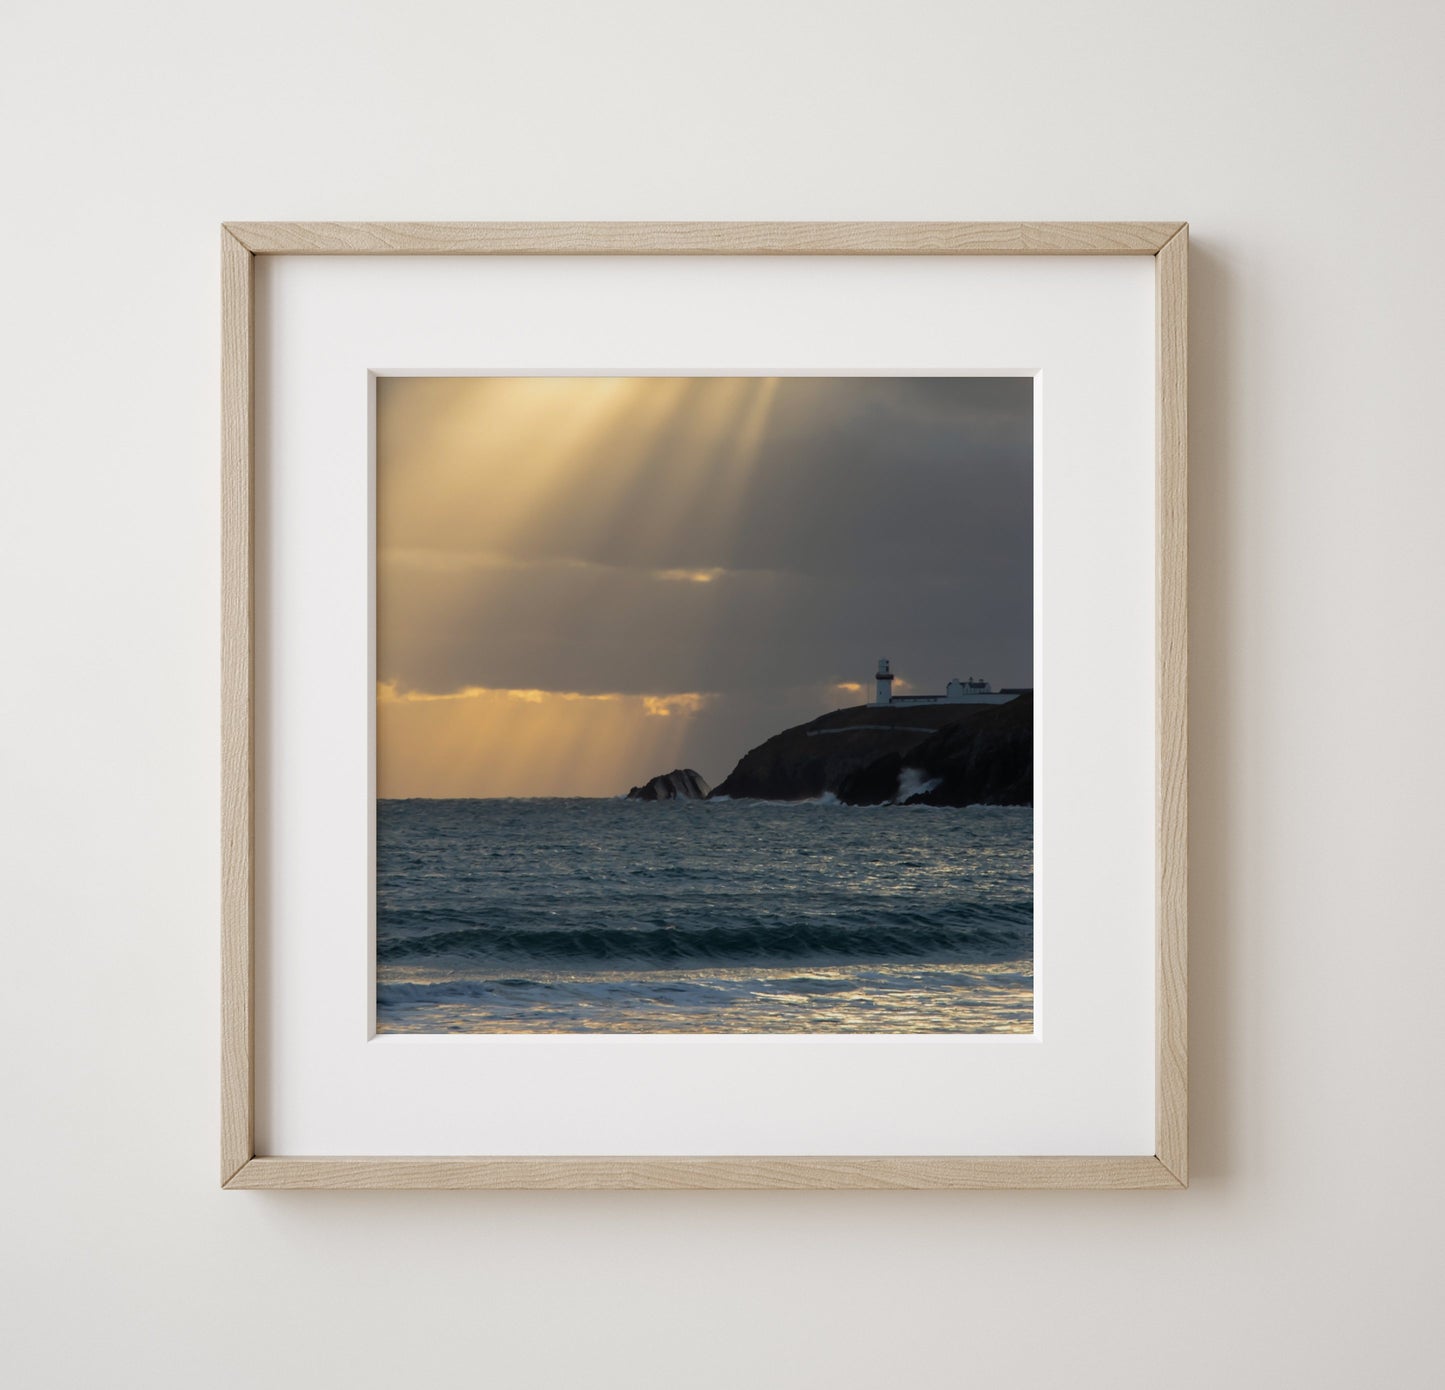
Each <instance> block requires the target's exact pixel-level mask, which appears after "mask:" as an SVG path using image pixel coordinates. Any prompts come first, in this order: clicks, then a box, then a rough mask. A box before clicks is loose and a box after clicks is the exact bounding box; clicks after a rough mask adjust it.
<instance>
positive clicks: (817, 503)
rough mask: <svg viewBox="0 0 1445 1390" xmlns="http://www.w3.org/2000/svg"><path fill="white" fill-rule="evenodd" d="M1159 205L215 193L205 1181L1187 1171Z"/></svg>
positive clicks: (759, 1183)
mask: <svg viewBox="0 0 1445 1390" xmlns="http://www.w3.org/2000/svg"><path fill="white" fill-rule="evenodd" d="M1187 247H1188V242H1187V228H1186V227H1185V225H1184V224H1182V223H1174V222H1169V223H1162V222H1161V223H1152V222H1150V223H1127V222H1126V223H770V224H762V223H719V224H699V223H657V224H642V223H619V224H605V223H604V224H505V223H481V224H424V223H406V224H391V223H387V224H341V223H319V224H318V223H235V224H228V225H227V226H226V227H225V228H224V229H223V235H222V335H223V336H222V382H223V392H222V395H223V420H222V467H223V482H224V487H223V496H224V510H225V515H224V518H223V544H224V556H223V644H222V655H223V703H224V707H223V712H222V718H223V729H222V756H223V769H222V783H223V798H224V800H223V808H222V820H223V835H224V842H223V878H224V881H223V902H222V991H221V993H222V1067H223V1073H222V1173H221V1178H222V1183H223V1185H224V1186H225V1187H227V1188H232V1189H238V1188H324V1187H438V1188H462V1187H513V1188H529V1187H536V1188H540V1187H549V1188H567V1187H575V1188H646V1187H657V1188H664V1187H793V1188H876V1187H898V1188H949V1187H961V1188H968V1187H974V1188H978V1187H1020V1188H1025V1187H1026V1188H1048V1187H1108V1188H1160V1189H1165V1188H1181V1187H1184V1186H1186V1185H1187V1182H1188V1168H1187V1064H1186V1040H1187V1029H1186V1014H1187V1008H1186V996H1187V988H1186V873H1187V865H1186V813H1187V747H1186V733H1187V727H1186V725H1187V615H1186V578H1187V560H1186V505H1187V492H1186V476H1187V474H1186V409H1187V366H1186V310H1187V298H1186V267H1187Z"/></svg>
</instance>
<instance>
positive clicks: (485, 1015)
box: [376, 798, 1033, 1033]
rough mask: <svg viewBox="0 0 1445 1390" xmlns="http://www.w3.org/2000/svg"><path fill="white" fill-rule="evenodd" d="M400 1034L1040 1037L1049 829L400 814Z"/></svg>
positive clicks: (502, 806) (924, 813)
mask: <svg viewBox="0 0 1445 1390" xmlns="http://www.w3.org/2000/svg"><path fill="white" fill-rule="evenodd" d="M376 853H377V925H376V930H377V991H376V1013H377V1030H378V1032H382V1033H1020V1032H1023V1033H1027V1032H1029V1031H1031V1029H1032V1027H1033V812H1032V810H1031V809H1029V808H1027V807H982V806H978V807H968V808H966V809H956V808H941V807H924V806H917V807H913V806H874V807H853V806H843V805H839V804H836V803H832V802H829V801H823V802H804V803H797V804H785V803H779V802H770V801H670V802H643V801H626V800H601V799H575V800H574V799H541V798H539V799H536V800H478V801H440V800H436V801H433V800H415V801H380V802H378V803H377V851H376Z"/></svg>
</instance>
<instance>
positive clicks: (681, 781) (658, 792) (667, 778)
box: [627, 767, 712, 801]
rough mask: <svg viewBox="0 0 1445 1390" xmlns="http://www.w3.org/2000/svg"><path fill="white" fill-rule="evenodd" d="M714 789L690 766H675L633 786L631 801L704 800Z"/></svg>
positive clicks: (628, 797)
mask: <svg viewBox="0 0 1445 1390" xmlns="http://www.w3.org/2000/svg"><path fill="white" fill-rule="evenodd" d="M711 790H712V788H711V787H709V786H708V784H707V783H706V782H705V781H703V779H702V778H701V777H700V776H699V775H698V774H697V773H696V772H694V771H693V770H692V768H690V767H678V768H674V769H673V770H672V771H671V772H664V773H663V774H662V775H661V776H660V777H654V778H653V779H652V781H650V782H645V783H643V785H642V786H640V787H633V789H632V790H631V791H630V792H628V793H627V799H628V800H629V801H702V800H704V799H705V798H706V797H707V795H708V793H709V792H710V791H711Z"/></svg>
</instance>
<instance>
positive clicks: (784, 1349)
mask: <svg viewBox="0 0 1445 1390" xmlns="http://www.w3.org/2000/svg"><path fill="white" fill-rule="evenodd" d="M1442 43H1445V22H1442V18H1441V11H1440V9H1439V8H1438V7H1437V6H1435V5H1433V4H1425V3H1420V4H1413V3H1407V2H1406V0H1380V3H1373V4H1346V3H1340V0H1335V3H1321V4H1318V5H1313V6H1307V7H1298V6H1284V5H1278V6H1262V5H1259V4H1257V3H1253V2H1252V0H1249V2H1246V0H1215V3H1212V4H1209V5H1201V4H1197V3H1189V4H1182V3H1176V2H1173V0H1171V2H1170V3H1163V2H1162V0H1137V3H1128V2H1127V0H1102V3H1098V4H1093V5H1087V6H1085V5H1070V4H1064V3H1052V2H1048V3H1041V4H1035V5H1029V6H1017V5H1004V4H988V5H977V6H964V5H960V4H956V3H944V2H943V0H940V2H939V3H932V4H925V3H918V4H898V3H893V4H887V3H878V0H867V3H861V4H852V3H849V4H831V5H823V4H817V5H800V4H794V5H788V4H782V3H779V2H778V0H765V2H763V3H759V2H758V0H728V3H726V4H712V5H694V6H687V5H679V4H676V3H659V4H644V3H638V2H637V0H616V2H615V3H609V4H577V5H570V6H561V5H547V4H539V3H526V4H516V5H507V6H503V5H499V4H489V3H485V2H484V0H457V3H450V4H445V3H436V2H435V0H432V3H422V4H414V5H401V4H395V3H393V4H381V3H378V2H377V0H358V3H353V4H350V5H323V4H318V3H314V0H286V3H284V4H280V3H272V2H271V0H260V2H259V3H252V4H249V5H245V6H241V5H230V6H226V7H221V6H217V5H213V4H197V3H174V4H170V3H167V4H160V3H150V4H141V5H136V6H113V5H108V4H99V3H94V0H81V2H80V3H77V4H73V5H59V4H54V5H40V4H38V3H33V0H32V3H31V4H29V5H27V6H25V7H24V8H23V9H22V8H21V7H20V6H19V5H15V6H12V7H10V8H9V9H8V10H7V12H6V17H5V21H4V41H3V43H0V64H3V70H0V102H3V120H0V129H3V131H4V134H5V144H6V156H5V161H4V165H3V169H4V174H3V183H0V189H3V192H4V194H8V195H9V196H8V197H7V198H6V201H7V202H8V203H9V211H8V213H7V215H6V216H5V218H4V219H3V221H0V236H3V252H4V259H3V266H4V271H5V276H6V281H5V290H4V295H3V303H4V308H3V320H4V324H5V328H4V345H3V352H4V361H3V375H0V381H3V392H4V398H5V404H4V408H3V411H0V431H3V441H0V442H3V449H0V470H3V471H0V488H3V492H0V604H3V610H4V629H3V646H0V651H3V662H4V665H3V669H4V673H5V674H4V679H3V683H0V729H3V735H0V738H3V751H0V757H3V762H0V856H3V889H0V917H3V921H4V928H3V934H0V982H3V983H0V989H3V999H4V1007H3V1009H0V1026H3V1028H4V1030H5V1039H6V1040H5V1043H4V1053H3V1055H4V1058H5V1061H4V1065H3V1068H0V1087H3V1096H0V1115H3V1116H4V1122H3V1123H4V1138H3V1143H0V1163H3V1166H4V1174H3V1198H0V1200H3V1203H4V1206H5V1208H6V1213H5V1217H4V1222H3V1234H0V1261H3V1277H4V1281H5V1285H6V1287H5V1289H4V1290H3V1293H0V1345H3V1346H4V1351H3V1359H4V1363H5V1368H6V1371H7V1372H8V1373H9V1374H8V1379H9V1381H10V1383H12V1384H16V1385H20V1386H24V1387H29V1386H50V1385H57V1386H92V1385H106V1386H131V1385H135V1386H147V1387H172V1386H186V1387H189V1386H199V1385H205V1386H241V1385H266V1386H272V1387H293V1386H296V1387H299V1386H317V1385H347V1386H355V1387H363V1386H388V1387H391V1386H397V1385H427V1384H434V1383H439V1382H441V1381H442V1380H443V1379H448V1380H450V1379H453V1378H456V1379H459V1380H460V1379H465V1380H466V1381H470V1382H473V1383H489V1384H495V1385H499V1386H501V1385H506V1386H509V1387H521V1386H532V1385H537V1386H553V1385H563V1384H568V1383H584V1384H593V1385H606V1386H628V1387H638V1386H640V1387H648V1386H708V1387H711V1386H729V1387H732V1386H738V1385H744V1386H746V1385H787V1386H812V1385H820V1386H821V1385H830V1386H869V1387H872V1386H880V1385H898V1386H932V1385H945V1384H946V1385H954V1384H968V1383H978V1384H1008V1385H1025V1386H1050V1387H1052V1386H1070V1387H1076V1386H1084V1387H1093V1386H1099V1387H1104V1386H1107V1387H1131V1386H1146V1385H1148V1386H1154V1385H1171V1386H1218V1385H1230V1386H1265V1385H1269V1386H1274V1385H1301V1386H1304V1385H1307V1386H1311V1387H1327V1386H1341V1387H1353V1386H1360V1385H1384V1384H1394V1385H1406V1386H1413V1385H1424V1384H1427V1383H1431V1382H1433V1381H1434V1380H1435V1378H1436V1377H1438V1375H1439V1374H1440V1371H1439V1368H1438V1366H1437V1365H1436V1364H1435V1360H1436V1351H1437V1343H1438V1338H1437V1336H1436V1331H1435V1323H1436V1320H1437V1317H1438V1293H1439V1271H1440V1241H1441V1236H1442V1203H1441V1199H1440V1196H1439V1183H1438V1179H1437V1178H1436V1175H1435V1173H1434V1168H1435V1160H1436V1157H1437V1155H1438V1153H1439V1152H1440V1148H1441V1142H1442V1139H1445V1127H1442V1124H1441V1118H1440V1113H1439V1090H1440V1078H1441V1070H1440V1062H1441V1060H1442V1058H1441V1052H1442V1036H1445V1029H1442V1025H1441V1006H1440V997H1439V982H1440V978H1441V971H1442V966H1445V948H1442V932H1441V918H1442V911H1441V907H1440V894H1439V892H1438V891H1432V889H1437V888H1438V884H1439V880H1440V870H1439V864H1440V837H1441V831H1442V830H1445V817H1442V813H1441V809H1440V805H1439V802H1438V796H1439V792H1440V788H1441V786H1442V784H1445V775H1442V774H1445V766H1442V755H1441V745H1440V739H1439V735H1438V732H1436V730H1437V729H1438V721H1437V720H1436V719H1435V718H1434V715H1435V714H1436V701H1437V698H1438V697H1437V692H1438V691H1439V690H1440V689H1441V688H1442V684H1445V680H1442V678H1445V663H1442V658H1441V650H1440V649H1441V641H1440V639H1441V632H1442V625H1445V600H1442V593H1445V586H1442V582H1441V580H1442V576H1441V566H1440V559H1439V552H1440V548H1441V545H1442V542H1445V525H1442V520H1441V518H1442V515H1445V469H1442V449H1441V434H1440V427H1439V411H1438V409H1437V408H1433V407H1436V405H1437V402H1438V393H1439V389H1440V379H1441V368H1442V366H1445V356H1442V347H1441V339H1442V321H1445V288H1442V287H1445V279H1442V276H1441V273H1440V258H1439V255H1438V249H1437V244H1436V242H1437V238H1438V236H1439V231H1438V229H1439V227H1440V226H1441V225H1442V220H1445V219H1442V213H1445V206H1442V202H1445V199H1442V181H1441V178H1440V166H1439V155H1440V149H1441V139H1442V135H1445V128H1442V126H1445V122H1442V116H1445V95H1442V92H1445V88H1442V86H1441V84H1440V82H1439V80H1438V72H1437V63H1438V55H1439V53H1440V51H1441V47H1442ZM227 217H231V218H388V217H399V218H418V219H420V218H638V217H657V218H741V217H804V218H855V217H876V218H915V217H918V218H992V217H1003V218H1152V217H1159V218H1169V217H1180V218H1188V219H1189V220H1190V221H1191V223H1192V225H1193V236H1194V240H1193V247H1194V255H1193V266H1192V270H1193V332H1192V349H1193V353H1194V394H1193V465H1194V474H1193V477H1194V481H1193V505H1194V512H1193V545H1194V583H1193V622H1194V648H1193V661H1194V687H1193V689H1194V700H1193V719H1194V726H1193V727H1194V741H1193V753H1194V800H1193V816H1194V822H1193V823H1194V834H1193V856H1194V859H1193V863H1194V878H1193V884H1194V887H1193V903H1192V909H1193V964H1194V983H1193V988H1194V1028H1193V1048H1194V1059H1195V1064H1194V1073H1193V1097H1194V1173H1195V1182H1194V1186H1193V1188H1192V1189H1191V1190H1190V1191H1189V1192H1187V1193H1183V1194H1154V1195H1149V1194H1120V1195H1101V1194H1094V1195H1090V1194H1067V1193H1056V1194H1036V1195H1027V1194H1009V1193H999V1194H983V1195H979V1194H964V1193H960V1194H941V1195H940V1194H901V1195H898V1194H895V1195H887V1194H878V1195H843V1194H837V1195H829V1194H822V1195H805V1196H797V1195H788V1194H759V1195H725V1194H717V1195H713V1194H654V1195H647V1194H617V1195H584V1194H552V1195H489V1194H450V1195H449V1194H426V1193H420V1194H395V1195H381V1194H350V1195H346V1194H319V1195H308V1194H281V1195H262V1194H238V1193H222V1192H220V1191H219V1190H218V1189H217V1186H216V1166H217V1165H216V1127H217V1126H216V1112H217V1095H216V1091H217V1086H216V1071H217V1066H216V1051H217V1048H216V1033H217V1021H216V1012H217V1010H216V974H217V949H216V899H217V887H216V877H217V852H216V838H217V832H216V818H217V817H216V784H217V772H216V763H217V745H216V724H217V707H216V706H217V676H216V666H217V561H216V551H217V485H216V438H217V388H216V376H217V369H216V356H217V351H216V344H217V230H216V228H217V224H218V223H219V222H220V221H221V220H222V219H223V218H227Z"/></svg>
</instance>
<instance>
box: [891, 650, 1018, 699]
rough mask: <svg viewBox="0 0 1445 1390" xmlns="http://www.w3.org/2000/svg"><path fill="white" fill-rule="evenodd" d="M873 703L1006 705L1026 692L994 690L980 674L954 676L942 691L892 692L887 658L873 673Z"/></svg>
mask: <svg viewBox="0 0 1445 1390" xmlns="http://www.w3.org/2000/svg"><path fill="white" fill-rule="evenodd" d="M873 692H874V693H873V704H874V706H875V707H877V706H883V705H1006V704H1008V702H1009V701H1010V700H1013V699H1016V698H1017V697H1018V696H1020V695H1022V694H1023V693H1024V692H1023V691H1022V690H995V689H994V688H993V686H991V685H990V684H989V683H988V682H987V681H985V680H980V679H979V678H978V677H977V676H970V677H969V678H968V680H966V681H965V680H960V679H959V678H958V677H957V676H955V677H954V678H953V679H952V680H951V681H949V683H948V685H947V686H946V687H944V693H943V694H942V695H895V694H894V693H893V667H892V665H891V664H890V663H889V660H888V658H887V657H886V656H885V657H880V658H879V659H878V671H877V674H876V675H875V676H874V677H873Z"/></svg>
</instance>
